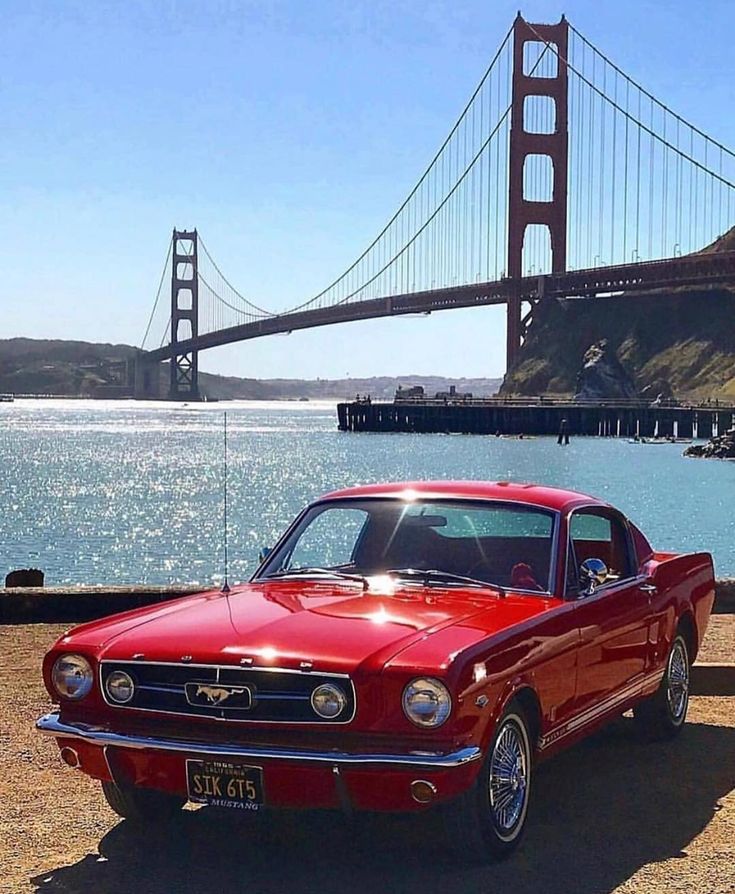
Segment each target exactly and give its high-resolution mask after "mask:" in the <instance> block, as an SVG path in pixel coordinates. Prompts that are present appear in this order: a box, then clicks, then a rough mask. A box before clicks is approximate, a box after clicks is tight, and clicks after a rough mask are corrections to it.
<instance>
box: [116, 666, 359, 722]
mask: <svg viewBox="0 0 735 894" xmlns="http://www.w3.org/2000/svg"><path fill="white" fill-rule="evenodd" d="M114 671H124V672H125V673H127V674H129V675H130V677H131V678H132V680H133V683H134V684H135V691H134V694H133V697H132V699H131V700H130V701H129V702H126V703H125V704H119V703H117V702H115V701H114V700H113V699H111V698H110V696H109V695H108V693H107V687H106V683H107V680H108V678H109V676H110V674H112V673H113V672H114ZM100 683H101V689H102V695H103V697H104V699H105V701H106V702H107V704H108V705H111V706H112V707H115V708H134V709H137V710H139V711H158V712H161V713H165V714H178V715H188V716H196V717H211V718H213V719H215V720H225V719H227V720H236V721H237V720H240V721H248V722H252V721H260V722H264V723H268V722H269V723H319V724H325V723H326V724H334V723H349V722H350V720H352V718H353V717H354V716H355V689H354V686H353V685H352V681H351V680H350V679H349V678H348V677H346V676H344V675H340V674H321V673H316V672H311V671H309V672H302V671H290V670H280V669H277V668H274V669H272V670H270V669H269V670H263V669H262V668H242V667H227V666H224V667H223V666H220V665H216V666H215V665H192V664H165V663H158V662H143V661H103V662H101V665H100ZM322 683H332V684H334V685H336V686H339V688H340V689H341V690H342V691H343V693H344V695H345V698H346V700H347V704H346V705H345V708H344V709H343V711H342V712H341V714H340V715H339V716H338V717H336V718H335V719H334V720H325V719H324V718H322V717H320V716H319V715H318V714H317V713H316V712H315V711H314V709H313V708H312V706H311V694H312V692H313V691H314V690H315V689H316V687H317V686H319V685H320V684H322ZM224 693H227V695H224Z"/></svg>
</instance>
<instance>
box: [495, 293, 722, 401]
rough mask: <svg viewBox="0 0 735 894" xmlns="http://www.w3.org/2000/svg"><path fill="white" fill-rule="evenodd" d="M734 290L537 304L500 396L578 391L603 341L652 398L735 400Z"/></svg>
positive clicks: (571, 392)
mask: <svg viewBox="0 0 735 894" xmlns="http://www.w3.org/2000/svg"><path fill="white" fill-rule="evenodd" d="M734 320H735V291H730V290H727V289H711V290H700V291H696V292H674V293H669V294H662V293H656V294H645V295H636V296H633V295H631V296H627V297H615V298H597V299H594V300H587V299H569V300H566V301H554V300H549V301H544V302H540V303H539V304H538V306H537V308H536V311H535V312H534V320H533V323H532V325H531V328H530V330H529V334H528V339H527V340H526V343H525V345H524V346H523V350H522V353H521V357H520V360H519V362H518V364H517V365H516V366H515V368H514V369H513V370H511V371H510V373H509V375H508V376H506V379H505V382H504V384H503V387H502V389H501V390H502V393H504V394H522V395H535V394H546V393H551V394H564V395H573V394H574V393H575V391H576V390H577V376H578V373H579V371H580V368H581V367H582V366H583V364H584V363H585V360H584V357H585V352H586V351H587V350H588V349H589V348H590V345H594V344H595V343H597V342H599V341H600V340H601V339H606V340H607V345H608V350H609V351H610V352H612V353H614V354H616V355H617V358H618V359H619V360H620V361H621V362H622V364H623V366H624V367H625V369H626V370H628V372H629V373H630V375H631V377H632V380H633V383H634V386H635V389H636V390H637V391H638V392H641V391H643V389H646V391H647V392H648V393H650V394H652V396H653V397H655V396H656V395H657V394H659V393H662V392H667V391H668V390H669V389H670V390H671V391H673V393H674V394H676V396H677V397H720V398H733V397H735V325H733V321H734Z"/></svg>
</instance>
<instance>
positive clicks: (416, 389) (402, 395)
mask: <svg viewBox="0 0 735 894" xmlns="http://www.w3.org/2000/svg"><path fill="white" fill-rule="evenodd" d="M393 399H394V400H395V402H396V403H401V402H402V401H406V400H425V399H426V394H425V393H424V386H423V385H412V386H411V387H410V388H404V387H403V385H399V386H398V388H397V389H396V393H395V397H394V398H393Z"/></svg>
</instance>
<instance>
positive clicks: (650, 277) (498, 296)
mask: <svg viewBox="0 0 735 894" xmlns="http://www.w3.org/2000/svg"><path fill="white" fill-rule="evenodd" d="M726 283H731V284H734V285H735V251H723V252H709V253H705V252H702V253H699V254H691V255H683V256H680V257H677V258H669V259H667V260H663V261H638V262H636V263H631V264H622V265H619V266H616V267H599V268H591V269H588V270H570V271H567V272H566V273H551V274H546V275H543V276H524V277H522V278H521V279H520V280H513V279H509V278H506V279H501V280H498V281H495V282H485V283H473V284H469V285H463V286H454V287H452V288H444V289H432V290H428V291H424V292H410V293H407V294H402V295H392V296H389V297H386V298H370V299H367V300H363V301H354V302H347V303H343V304H334V305H331V306H330V307H323V308H315V309H313V310H301V311H294V312H290V313H284V314H274V315H273V316H270V317H264V318H263V319H260V320H255V321H253V322H249V323H242V324H241V325H238V326H231V327H229V328H226V329H220V330H217V331H215V332H209V333H205V334H203V335H200V336H198V337H197V338H193V339H187V340H185V341H179V342H177V343H174V344H169V345H164V346H163V347H160V348H158V349H156V350H154V351H149V352H146V353H145V355H144V357H145V359H146V360H148V361H150V362H152V363H153V362H156V361H161V360H168V359H170V358H171V357H173V356H174V355H181V354H184V353H189V352H193V351H203V350H206V349H207V348H215V347H218V346H220V345H225V344H231V343H232V342H238V341H246V340H248V339H251V338H260V337H262V336H265V335H276V334H278V333H285V332H292V331H294V330H297V329H312V328H316V327H317V326H328V325H332V324H334V323H348V322H354V321H357V320H368V319H375V318H377V317H390V316H400V315H403V314H421V313H432V312H433V311H439V310H452V309H454V308H460V307H480V306H483V305H492V304H505V303H506V302H507V301H508V300H510V299H511V298H514V297H519V296H520V297H521V298H522V299H524V300H529V301H535V300H537V299H542V298H568V297H572V296H579V297H584V298H593V297H596V296H599V295H604V294H615V293H625V292H635V291H644V290H645V291H649V290H653V289H661V288H672V287H703V286H709V285H723V284H726Z"/></svg>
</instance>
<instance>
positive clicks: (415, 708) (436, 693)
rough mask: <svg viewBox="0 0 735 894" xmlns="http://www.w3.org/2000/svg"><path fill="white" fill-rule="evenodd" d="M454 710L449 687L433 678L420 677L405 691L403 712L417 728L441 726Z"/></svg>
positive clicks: (412, 681)
mask: <svg viewBox="0 0 735 894" xmlns="http://www.w3.org/2000/svg"><path fill="white" fill-rule="evenodd" d="M451 710H452V697H451V695H450V694H449V690H448V689H447V687H446V686H445V685H444V684H443V683H441V682H440V681H439V680H434V679H432V678H431V677H419V678H418V679H417V680H411V682H410V683H409V684H408V686H406V688H405V689H404V690H403V711H404V713H405V715H406V717H408V719H409V720H410V721H411V722H412V723H415V724H416V726H423V727H435V726H441V725H442V723H444V721H445V720H446V719H447V717H449V712H450V711H451Z"/></svg>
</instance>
